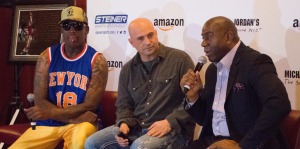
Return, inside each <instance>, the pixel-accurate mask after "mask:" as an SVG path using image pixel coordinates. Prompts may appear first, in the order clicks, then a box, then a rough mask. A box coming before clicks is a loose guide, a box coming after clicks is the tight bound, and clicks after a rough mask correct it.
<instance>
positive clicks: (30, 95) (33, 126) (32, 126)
mask: <svg viewBox="0 0 300 149" xmlns="http://www.w3.org/2000/svg"><path fill="white" fill-rule="evenodd" d="M27 100H28V101H29V105H30V107H32V106H34V94H32V93H29V94H28V95H27ZM30 125H31V129H32V130H35V126H36V122H35V121H33V120H32V119H30Z"/></svg>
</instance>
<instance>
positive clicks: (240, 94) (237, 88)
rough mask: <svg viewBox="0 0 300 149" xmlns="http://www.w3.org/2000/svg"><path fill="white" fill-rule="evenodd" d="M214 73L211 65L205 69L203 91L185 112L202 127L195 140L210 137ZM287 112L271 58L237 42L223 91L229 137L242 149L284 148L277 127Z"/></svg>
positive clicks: (283, 94) (287, 104)
mask: <svg viewBox="0 0 300 149" xmlns="http://www.w3.org/2000/svg"><path fill="white" fill-rule="evenodd" d="M216 72H217V68H216V66H215V65H214V64H213V63H211V64H210V65H209V67H208V68H207V70H206V76H205V87H204V90H203V92H201V93H200V96H199V99H198V100H197V101H196V102H195V104H194V105H193V106H192V107H191V108H190V109H187V112H188V113H189V114H190V115H191V116H192V117H193V118H194V120H195V121H196V122H197V123H198V124H199V125H201V126H203V128H202V131H201V134H200V137H199V139H201V138H202V137H204V136H212V135H213V131H212V115H213V110H212V104H213V100H214V94H215V85H216V77H217V76H216V75H217V73H216ZM290 110H291V105H290V101H289V99H288V95H287V92H286V89H285V87H284V85H283V83H282V82H281V80H280V79H279V78H278V76H277V72H276V68H275V66H274V63H273V61H272V59H271V58H270V57H269V56H267V55H265V54H261V53H259V52H258V51H255V50H253V49H252V48H250V47H248V46H245V45H244V43H242V42H241V44H240V46H239V47H238V49H237V52H236V54H235V56H234V59H233V62H232V65H231V67H230V72H229V78H228V86H227V92H226V102H225V112H226V120H227V124H228V129H229V133H230V137H231V138H233V139H234V140H235V141H237V142H238V143H239V145H240V146H241V147H242V148H243V149H248V148H249V149H256V148H268V149H273V148H287V143H286V141H285V137H284V136H283V133H282V132H281V128H280V124H281V121H282V120H283V118H284V117H285V116H286V115H287V114H288V113H289V112H290Z"/></svg>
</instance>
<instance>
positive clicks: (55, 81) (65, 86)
mask: <svg viewBox="0 0 300 149" xmlns="http://www.w3.org/2000/svg"><path fill="white" fill-rule="evenodd" d="M48 54H49V93H48V94H49V95H48V96H49V99H48V100H49V101H50V102H51V103H53V104H54V105H56V106H57V107H60V108H68V107H69V106H73V105H78V104H81V103H83V102H84V97H85V94H86V91H87V87H88V84H89V80H90V79H91V75H92V64H93V61H94V59H95V57H96V55H98V54H100V53H98V52H97V51H96V50H95V49H93V48H92V47H90V46H88V45H85V46H84V49H83V51H82V52H81V53H80V54H78V56H76V57H75V58H72V59H70V58H68V57H67V56H66V54H65V52H64V43H62V44H58V45H54V46H52V47H50V48H48ZM37 125H43V126H62V125H65V123H63V122H59V121H55V120H52V119H48V120H40V121H37Z"/></svg>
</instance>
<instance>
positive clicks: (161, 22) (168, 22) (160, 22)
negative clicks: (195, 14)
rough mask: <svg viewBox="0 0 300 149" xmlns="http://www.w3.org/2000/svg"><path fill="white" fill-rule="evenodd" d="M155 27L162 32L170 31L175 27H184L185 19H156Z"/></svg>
mask: <svg viewBox="0 0 300 149" xmlns="http://www.w3.org/2000/svg"><path fill="white" fill-rule="evenodd" d="M153 25H154V26H157V27H158V28H159V29H160V30H162V31H169V30H172V29H173V28H174V27H175V26H184V19H154V20H153Z"/></svg>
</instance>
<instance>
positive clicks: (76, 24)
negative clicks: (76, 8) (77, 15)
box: [61, 21, 84, 31]
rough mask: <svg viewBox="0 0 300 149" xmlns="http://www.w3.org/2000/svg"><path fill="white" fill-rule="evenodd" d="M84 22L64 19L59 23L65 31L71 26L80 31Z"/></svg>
mask: <svg viewBox="0 0 300 149" xmlns="http://www.w3.org/2000/svg"><path fill="white" fill-rule="evenodd" d="M83 26H84V24H83V23H82V22H77V21H72V22H70V21H65V22H62V23H61V27H62V28H63V29H64V30H65V31H69V30H70V29H71V27H73V28H74V29H75V30H76V31H81V30H82V29H83Z"/></svg>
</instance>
